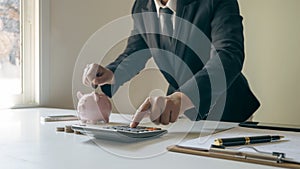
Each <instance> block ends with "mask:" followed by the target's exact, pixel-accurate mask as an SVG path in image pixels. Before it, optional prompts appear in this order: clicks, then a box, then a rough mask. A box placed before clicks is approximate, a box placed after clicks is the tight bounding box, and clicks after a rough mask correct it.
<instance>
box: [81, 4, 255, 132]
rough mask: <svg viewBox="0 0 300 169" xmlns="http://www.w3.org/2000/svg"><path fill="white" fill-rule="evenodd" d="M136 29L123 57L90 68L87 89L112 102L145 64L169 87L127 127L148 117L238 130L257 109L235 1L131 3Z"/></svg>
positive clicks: (86, 82) (149, 101) (87, 71)
mask: <svg viewBox="0 0 300 169" xmlns="http://www.w3.org/2000/svg"><path fill="white" fill-rule="evenodd" d="M132 18H133V20H134V29H133V31H132V34H131V36H130V37H129V39H128V44H127V47H126V49H125V51H124V52H123V53H122V54H121V55H120V56H119V57H118V58H117V59H116V60H115V61H114V62H112V63H111V64H109V65H107V66H106V67H102V66H100V65H98V64H91V65H89V66H87V68H86V69H85V73H84V76H83V81H84V84H86V85H89V86H90V85H100V86H101V88H102V91H103V92H104V93H105V94H106V95H108V96H109V97H111V96H112V95H113V94H114V93H115V92H116V91H117V89H118V88H119V86H121V85H122V84H124V83H125V82H126V81H128V80H130V79H131V78H132V77H134V76H135V75H136V74H138V73H139V72H140V71H141V70H142V69H143V68H144V67H145V64H146V62H147V61H148V59H149V58H150V57H153V58H154V61H155V62H156V64H157V65H158V67H159V69H160V71H161V73H162V74H163V75H164V77H165V78H166V80H167V81H168V83H169V88H168V91H167V95H166V96H164V97H154V98H151V97H149V98H147V99H146V100H145V102H144V103H143V104H142V105H141V106H140V107H139V109H138V110H137V112H136V114H135V116H134V119H133V122H132V123H131V127H136V126H137V125H138V124H139V122H140V121H141V120H142V118H143V117H144V116H145V115H146V114H149V115H150V119H151V120H152V121H153V122H154V123H156V124H165V125H167V124H169V123H173V122H175V121H176V120H177V118H178V116H179V115H181V114H183V113H184V114H185V115H186V116H187V117H189V118H190V119H191V120H204V119H209V120H222V121H232V122H241V121H245V120H246V119H248V118H249V117H250V116H251V115H252V114H253V113H254V112H255V111H256V110H257V109H258V107H259V106H260V103H259V101H258V100H257V99H256V97H255V96H254V95H253V93H252V92H251V90H250V88H249V85H248V82H247V80H246V78H245V77H244V76H243V74H242V73H241V71H242V67H243V62H244V37H243V25H242V19H243V18H242V16H240V12H239V7H238V3H237V0H136V1H135V3H134V6H133V8H132Z"/></svg>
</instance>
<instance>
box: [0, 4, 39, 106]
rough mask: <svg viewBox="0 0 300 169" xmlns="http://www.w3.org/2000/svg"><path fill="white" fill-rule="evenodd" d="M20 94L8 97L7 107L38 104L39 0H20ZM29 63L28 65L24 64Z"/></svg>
mask: <svg viewBox="0 0 300 169" xmlns="http://www.w3.org/2000/svg"><path fill="white" fill-rule="evenodd" d="M20 14H21V15H20V30H21V31H20V34H21V35H20V36H21V44H20V45H21V46H20V48H21V49H20V52H21V53H20V55H21V57H22V61H21V63H20V64H21V65H20V66H21V85H22V92H21V94H17V95H11V96H10V97H11V98H8V100H9V101H10V103H9V105H4V106H5V107H9V108H24V107H35V106H38V105H39V104H40V97H39V95H40V84H39V76H40V71H39V70H40V64H39V60H40V57H39V55H40V50H39V48H40V45H39V42H40V25H39V22H40V8H39V0H20ZM26 65H30V66H26Z"/></svg>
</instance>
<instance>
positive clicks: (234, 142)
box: [213, 135, 284, 146]
mask: <svg viewBox="0 0 300 169" xmlns="http://www.w3.org/2000/svg"><path fill="white" fill-rule="evenodd" d="M282 138H284V136H279V135H273V136H271V135H264V136H251V137H235V138H218V139H215V142H214V144H213V145H214V146H239V145H247V144H256V143H267V142H273V141H277V140H280V139H282Z"/></svg>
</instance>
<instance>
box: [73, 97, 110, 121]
mask: <svg viewBox="0 0 300 169" xmlns="http://www.w3.org/2000/svg"><path fill="white" fill-rule="evenodd" d="M77 98H78V99H79V101H78V105H77V111H78V114H79V117H80V120H81V121H82V122H83V123H86V122H88V123H93V124H95V123H97V122H99V121H104V122H105V123H108V122H109V115H110V113H111V110H112V106H111V103H110V101H109V99H108V97H107V96H106V95H105V94H103V93H101V94H98V93H96V92H92V93H89V94H82V93H81V92H77Z"/></svg>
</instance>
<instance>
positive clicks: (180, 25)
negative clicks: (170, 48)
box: [174, 0, 197, 57]
mask: <svg viewBox="0 0 300 169" xmlns="http://www.w3.org/2000/svg"><path fill="white" fill-rule="evenodd" d="M195 3H197V1H196V0H178V1H177V12H176V16H177V17H179V18H181V19H180V21H179V22H176V23H175V24H176V26H175V37H177V38H178V37H180V39H181V40H182V43H183V44H182V45H179V44H178V40H176V41H175V45H174V46H175V53H176V54H177V55H178V56H182V57H183V54H184V52H185V49H186V47H185V45H186V43H185V42H187V41H188V39H189V38H190V34H191V25H190V24H187V22H191V23H193V18H194V16H195V14H196V13H197V11H196V10H197V9H196V8H194V6H195ZM183 21H184V22H183Z"/></svg>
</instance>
